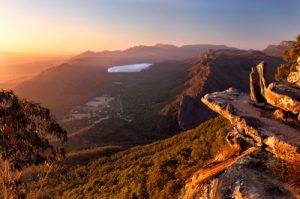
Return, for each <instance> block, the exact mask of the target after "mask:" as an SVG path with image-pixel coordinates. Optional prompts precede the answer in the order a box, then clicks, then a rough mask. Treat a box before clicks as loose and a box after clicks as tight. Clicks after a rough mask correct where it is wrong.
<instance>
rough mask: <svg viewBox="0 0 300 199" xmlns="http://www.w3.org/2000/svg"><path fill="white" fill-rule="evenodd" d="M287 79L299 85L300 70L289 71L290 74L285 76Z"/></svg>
mask: <svg viewBox="0 0 300 199" xmlns="http://www.w3.org/2000/svg"><path fill="white" fill-rule="evenodd" d="M287 81H288V82H290V83H292V84H296V85H298V86H300V71H297V72H290V74H289V75H288V77H287Z"/></svg>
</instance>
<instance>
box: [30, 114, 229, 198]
mask: <svg viewBox="0 0 300 199" xmlns="http://www.w3.org/2000/svg"><path fill="white" fill-rule="evenodd" d="M230 130H231V128H230V125H229V123H228V122H227V121H226V120H225V119H223V118H217V119H213V120H210V121H208V122H205V123H204V124H201V125H200V126H199V127H197V128H196V129H194V130H190V131H187V132H184V133H181V134H179V135H176V136H174V137H172V138H169V139H166V140H162V141H158V142H155V143H153V144H149V145H145V146H139V147H135V148H132V149H130V150H127V151H124V152H120V153H117V154H115V155H113V156H111V157H103V158H100V159H98V160H95V161H93V162H91V163H89V164H88V165H85V166H79V167H75V168H72V167H64V166H57V167H56V168H55V169H53V170H52V171H53V172H52V173H51V174H50V175H49V178H48V181H47V182H46V183H45V187H43V193H42V194H41V195H40V196H39V197H40V198H47V196H51V197H61V196H62V195H63V198H97V197H100V196H101V198H148V197H150V198H176V197H177V196H179V195H182V194H183V191H184V190H183V188H184V182H185V180H186V179H187V178H188V177H189V176H190V175H191V174H192V173H193V172H195V171H196V170H197V169H198V168H199V167H202V166H204V165H205V164H207V163H209V162H210V161H211V160H212V159H215V158H217V159H218V160H222V159H223V158H225V157H226V156H228V155H230V153H231V152H230V151H231V149H230V148H229V146H228V145H227V143H226V141H225V135H226V133H227V132H228V131H230ZM220 152H221V153H222V154H220ZM216 154H219V155H218V157H216V156H215V155H216ZM215 160H216V159H215ZM38 186H39V183H36V182H35V183H32V184H30V187H29V188H30V189H29V190H37V188H38ZM32 194H33V193H32Z"/></svg>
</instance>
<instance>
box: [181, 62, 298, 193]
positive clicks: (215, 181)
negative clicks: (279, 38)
mask: <svg viewBox="0 0 300 199" xmlns="http://www.w3.org/2000/svg"><path fill="white" fill-rule="evenodd" d="M265 72H266V71H265V63H264V62H261V63H260V64H258V65H257V66H256V67H254V68H253V69H252V71H251V73H250V95H249V94H246V93H242V92H240V91H239V90H237V89H233V88H230V89H227V90H225V91H223V92H215V93H211V94H207V95H205V96H204V97H203V98H202V99H201V100H202V102H203V103H204V104H205V105H207V106H208V107H209V108H210V109H212V110H213V111H215V112H217V113H219V114H220V115H222V116H223V117H225V118H227V119H228V120H229V121H230V123H231V124H232V126H233V131H231V132H230V133H228V135H227V137H226V140H227V141H228V143H229V144H230V145H231V146H232V147H233V148H234V150H235V151H236V154H235V156H234V157H231V158H228V159H227V160H225V161H223V162H215V163H212V164H211V165H208V166H207V167H206V168H205V169H201V170H199V171H198V172H196V173H195V174H193V175H192V176H191V177H190V178H189V179H188V180H187V181H186V187H185V190H186V192H185V196H184V197H185V198H186V199H190V198H191V199H192V198H193V199H196V198H299V197H300V180H299V176H300V123H299V120H298V119H299V117H298V115H299V113H300V88H299V87H298V86H297V85H296V84H291V82H274V83H271V84H268V82H267V81H266V80H265V77H264V75H265ZM297 117H298V119H297ZM278 162H280V163H281V164H282V165H292V166H290V167H292V168H293V170H292V171H290V170H287V169H286V170H284V169H283V166H282V170H281V172H285V173H286V175H288V173H289V172H290V173H291V174H290V175H288V176H289V177H287V178H283V177H278V175H276V173H278V165H280V163H278ZM286 168H288V167H286ZM290 181H293V182H292V183H290Z"/></svg>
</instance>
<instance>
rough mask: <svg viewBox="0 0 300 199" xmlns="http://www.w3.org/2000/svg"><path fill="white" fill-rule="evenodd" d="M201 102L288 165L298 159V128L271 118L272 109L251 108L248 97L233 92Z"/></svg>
mask: <svg viewBox="0 0 300 199" xmlns="http://www.w3.org/2000/svg"><path fill="white" fill-rule="evenodd" d="M202 102H203V103H204V104H206V105H207V106H208V107H209V108H211V109H212V110H213V111H216V112H218V113H219V114H220V115H222V116H224V117H225V118H227V119H228V120H229V121H230V122H231V124H232V125H233V127H235V128H236V129H237V131H238V132H239V134H241V135H244V136H246V137H250V138H252V139H253V143H254V145H256V146H258V147H266V150H268V151H270V152H271V153H273V154H274V155H276V156H277V157H279V158H281V159H284V160H286V161H289V162H295V161H299V160H300V128H299V127H297V126H295V127H292V126H289V125H287V124H284V123H283V122H281V121H278V120H276V119H275V118H274V116H273V114H272V113H273V110H270V109H263V108H261V107H257V106H254V105H253V103H252V102H251V101H250V97H249V95H248V94H245V93H240V92H239V91H237V90H235V89H228V90H226V91H223V92H216V93H212V94H207V95H205V96H204V97H203V98H202Z"/></svg>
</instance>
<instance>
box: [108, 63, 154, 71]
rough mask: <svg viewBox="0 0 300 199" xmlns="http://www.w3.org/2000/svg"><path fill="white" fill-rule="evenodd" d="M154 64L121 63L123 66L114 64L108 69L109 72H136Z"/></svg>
mask: <svg viewBox="0 0 300 199" xmlns="http://www.w3.org/2000/svg"><path fill="white" fill-rule="evenodd" d="M151 65H152V64H149V63H141V64H129V65H121V66H113V67H110V68H108V69H107V72H109V73H136V72H141V71H142V70H145V69H147V68H149V66H151Z"/></svg>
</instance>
